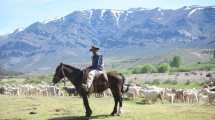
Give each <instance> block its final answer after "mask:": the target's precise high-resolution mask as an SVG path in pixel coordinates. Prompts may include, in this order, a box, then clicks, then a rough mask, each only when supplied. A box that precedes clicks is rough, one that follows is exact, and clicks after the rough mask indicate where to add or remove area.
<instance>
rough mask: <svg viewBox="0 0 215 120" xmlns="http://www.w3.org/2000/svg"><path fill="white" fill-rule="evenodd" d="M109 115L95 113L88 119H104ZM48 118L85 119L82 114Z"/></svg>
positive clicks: (57, 119)
mask: <svg viewBox="0 0 215 120" xmlns="http://www.w3.org/2000/svg"><path fill="white" fill-rule="evenodd" d="M107 117H110V115H95V116H92V117H91V118H90V119H104V118H107ZM48 120H87V119H86V118H85V117H83V116H63V117H55V118H50V119H48Z"/></svg>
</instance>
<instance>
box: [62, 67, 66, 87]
mask: <svg viewBox="0 0 215 120" xmlns="http://www.w3.org/2000/svg"><path fill="white" fill-rule="evenodd" d="M61 72H62V73H63V83H64V87H65V83H66V79H65V77H66V75H65V72H64V70H63V65H62V67H61Z"/></svg>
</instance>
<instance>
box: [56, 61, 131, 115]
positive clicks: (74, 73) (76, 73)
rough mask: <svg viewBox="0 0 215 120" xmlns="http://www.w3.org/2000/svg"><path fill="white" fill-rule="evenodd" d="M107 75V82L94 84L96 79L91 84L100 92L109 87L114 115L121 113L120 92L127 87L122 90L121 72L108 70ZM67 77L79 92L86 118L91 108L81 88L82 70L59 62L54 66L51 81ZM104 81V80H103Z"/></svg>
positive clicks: (86, 95)
mask: <svg viewBox="0 0 215 120" xmlns="http://www.w3.org/2000/svg"><path fill="white" fill-rule="evenodd" d="M107 76H108V84H105V83H104V84H97V85H96V84H95V83H96V81H93V85H94V89H95V91H94V92H97V93H98V92H101V91H104V90H106V89H108V88H110V89H111V92H112V94H113V97H114V102H115V105H114V109H113V112H112V113H111V115H115V114H117V113H118V115H119V114H120V113H121V109H122V94H123V92H126V91H128V87H127V89H126V90H125V91H123V85H124V82H125V77H124V76H123V75H122V74H121V73H117V72H109V73H107ZM65 77H67V78H68V79H69V81H71V83H72V84H73V85H74V86H75V88H76V89H77V91H78V93H79V94H80V96H81V97H82V98H83V103H84V107H85V110H86V114H85V116H86V118H89V117H91V114H92V110H91V108H90V106H89V102H88V94H89V93H88V92H86V91H85V89H83V87H82V83H83V81H84V80H83V79H84V71H82V70H80V69H78V68H75V67H72V66H69V65H66V64H63V63H61V64H60V65H58V67H57V68H56V71H55V75H54V78H53V81H52V82H53V83H54V84H56V83H58V82H59V81H60V80H61V79H62V78H65ZM100 81H101V80H100ZM104 82H105V81H104ZM118 103H119V109H117V108H118Z"/></svg>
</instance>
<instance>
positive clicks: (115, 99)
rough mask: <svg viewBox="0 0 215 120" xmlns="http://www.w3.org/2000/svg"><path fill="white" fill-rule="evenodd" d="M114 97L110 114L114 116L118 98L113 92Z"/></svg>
mask: <svg viewBox="0 0 215 120" xmlns="http://www.w3.org/2000/svg"><path fill="white" fill-rule="evenodd" d="M113 97H114V103H115V104H114V108H113V112H112V113H111V115H112V116H114V115H115V114H116V113H117V106H118V99H117V96H116V95H115V94H113Z"/></svg>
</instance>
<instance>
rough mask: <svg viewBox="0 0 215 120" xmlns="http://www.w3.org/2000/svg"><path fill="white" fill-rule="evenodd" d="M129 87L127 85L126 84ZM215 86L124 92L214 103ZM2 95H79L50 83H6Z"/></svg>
mask: <svg viewBox="0 0 215 120" xmlns="http://www.w3.org/2000/svg"><path fill="white" fill-rule="evenodd" d="M125 87H127V86H125ZM214 88H215V82H214V83H210V85H209V86H206V87H204V88H201V89H171V88H159V87H157V86H149V85H145V86H142V87H140V86H136V85H131V86H129V90H128V92H126V93H125V94H124V97H125V98H128V99H131V100H133V99H136V98H140V97H141V98H144V102H147V103H154V102H156V101H157V100H160V101H161V102H162V103H163V102H164V101H169V102H170V103H172V104H173V103H178V102H181V103H199V102H200V101H203V102H208V103H209V104H214V102H215V91H212V90H210V89H214ZM0 95H8V96H66V95H69V96H77V95H78V93H77V91H76V89H75V88H74V87H72V86H70V87H63V88H59V87H56V86H49V85H36V86H33V85H30V84H26V85H17V86H15V85H4V86H0ZM94 96H95V97H103V96H111V91H110V90H109V89H108V90H106V91H104V92H103V93H100V94H94Z"/></svg>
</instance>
